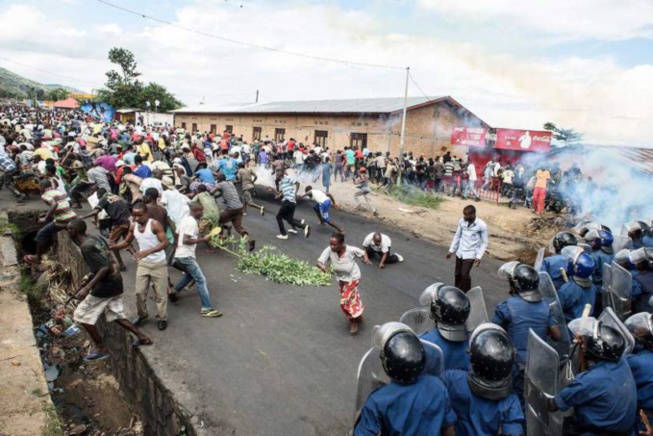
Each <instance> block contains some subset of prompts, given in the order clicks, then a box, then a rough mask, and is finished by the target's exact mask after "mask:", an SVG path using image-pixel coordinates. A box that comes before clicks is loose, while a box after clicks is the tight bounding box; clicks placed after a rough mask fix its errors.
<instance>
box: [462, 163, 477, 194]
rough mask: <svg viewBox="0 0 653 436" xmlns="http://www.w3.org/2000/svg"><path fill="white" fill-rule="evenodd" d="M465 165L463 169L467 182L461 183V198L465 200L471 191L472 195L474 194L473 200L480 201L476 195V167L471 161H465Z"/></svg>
mask: <svg viewBox="0 0 653 436" xmlns="http://www.w3.org/2000/svg"><path fill="white" fill-rule="evenodd" d="M466 165H467V167H466V169H465V171H467V176H468V179H467V183H464V184H463V198H464V199H465V200H467V197H468V196H469V193H470V192H471V193H472V195H473V196H474V200H476V201H480V200H481V198H480V197H479V196H478V193H477V192H476V181H477V180H478V176H477V175H476V167H475V166H474V164H473V163H472V162H467V164H466Z"/></svg>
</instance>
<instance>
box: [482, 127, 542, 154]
mask: <svg viewBox="0 0 653 436" xmlns="http://www.w3.org/2000/svg"><path fill="white" fill-rule="evenodd" d="M494 148H502V149H505V150H520V151H542V152H545V151H549V150H550V149H551V132H541V131H534V130H513V129H497V140H496V143H495V145H494Z"/></svg>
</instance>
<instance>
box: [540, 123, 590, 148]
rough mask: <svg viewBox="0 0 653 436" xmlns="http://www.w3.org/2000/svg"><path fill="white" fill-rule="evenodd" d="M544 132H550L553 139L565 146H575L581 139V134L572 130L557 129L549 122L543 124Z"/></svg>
mask: <svg viewBox="0 0 653 436" xmlns="http://www.w3.org/2000/svg"><path fill="white" fill-rule="evenodd" d="M544 130H548V131H550V132H552V133H553V135H552V136H553V139H555V140H557V141H561V142H563V143H564V145H565V146H566V145H571V144H577V143H579V142H580V141H581V140H582V139H583V133H581V132H577V131H576V130H574V129H573V128H569V129H566V128H563V127H558V126H556V125H555V124H554V123H552V122H550V121H549V122H546V123H544Z"/></svg>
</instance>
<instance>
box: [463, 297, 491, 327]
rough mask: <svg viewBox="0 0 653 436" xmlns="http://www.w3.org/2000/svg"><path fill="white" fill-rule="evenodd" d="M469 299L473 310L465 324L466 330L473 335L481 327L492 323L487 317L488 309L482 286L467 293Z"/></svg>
mask: <svg viewBox="0 0 653 436" xmlns="http://www.w3.org/2000/svg"><path fill="white" fill-rule="evenodd" d="M467 298H468V299H469V304H470V306H471V310H470V312H469V316H468V317H467V322H465V329H466V330H467V331H468V332H470V333H471V332H473V331H474V330H475V329H476V327H478V326H479V325H481V324H483V323H485V322H490V318H488V316H487V308H486V307H485V299H484V298H483V290H482V289H481V287H480V286H476V287H475V288H473V289H470V290H469V291H468V292H467Z"/></svg>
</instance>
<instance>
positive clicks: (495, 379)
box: [467, 323, 516, 401]
mask: <svg viewBox="0 0 653 436" xmlns="http://www.w3.org/2000/svg"><path fill="white" fill-rule="evenodd" d="M469 353H470V363H471V370H470V371H469V373H468V376H467V383H468V384H469V388H470V389H471V390H472V392H473V393H474V394H475V395H478V396H479V397H482V398H485V399H488V400H492V401H497V400H500V399H503V398H506V397H507V396H508V395H510V394H511V393H512V371H513V366H514V363H515V355H516V351H515V347H514V346H513V344H512V342H511V340H510V338H509V337H508V334H507V333H506V332H505V330H503V329H502V328H501V327H499V326H497V325H495V324H491V323H484V324H481V325H479V326H478V327H477V328H476V330H474V332H473V333H472V336H471V338H470V341H469Z"/></svg>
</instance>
